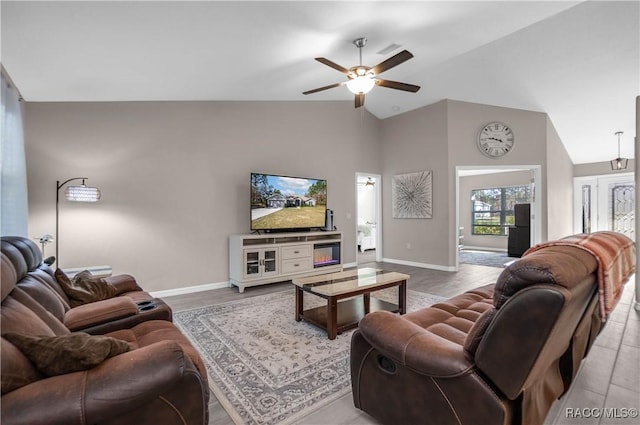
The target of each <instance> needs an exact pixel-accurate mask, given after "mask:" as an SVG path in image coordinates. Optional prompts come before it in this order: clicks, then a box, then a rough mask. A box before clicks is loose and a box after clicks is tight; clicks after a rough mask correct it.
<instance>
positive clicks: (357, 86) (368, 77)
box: [302, 37, 420, 108]
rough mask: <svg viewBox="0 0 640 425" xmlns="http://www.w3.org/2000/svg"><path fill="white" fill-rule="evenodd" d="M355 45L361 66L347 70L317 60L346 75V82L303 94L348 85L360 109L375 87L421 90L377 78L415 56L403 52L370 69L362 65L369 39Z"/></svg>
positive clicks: (418, 87)
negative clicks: (363, 49) (364, 50)
mask: <svg viewBox="0 0 640 425" xmlns="http://www.w3.org/2000/svg"><path fill="white" fill-rule="evenodd" d="M353 44H354V45H355V46H356V47H357V48H358V51H359V55H360V64H359V65H358V66H353V67H351V68H349V69H347V68H345V67H343V66H341V65H338V64H337V63H335V62H332V61H330V60H329V59H326V58H322V57H319V58H315V59H316V60H317V61H318V62H320V63H323V64H325V65H327V66H329V67H331V68H333V69H335V70H337V71H339V72H342V73H343V74H345V75H346V76H347V81H346V82H342V83H334V84H330V85H328V86H324V87H319V88H317V89H313V90H308V91H305V92H303V93H302V94H305V95H306V94H312V93H317V92H319V91H323V90H327V89H331V88H334V87H339V86H342V85H346V86H347V89H349V91H350V92H351V93H353V94H354V95H355V107H356V108H359V107H361V106H363V105H364V95H365V94H367V93H369V92H370V91H371V89H373V86H376V85H377V86H382V87H387V88H390V89H395V90H403V91H408V92H412V93H415V92H417V91H418V90H420V86H416V85H413V84H407V83H400V82H397V81H389V80H382V79H380V78H376V76H378V75H379V74H381V73H383V72H384V71H387V70H389V69H391V68H393V67H394V66H397V65H400V64H401V63H403V62H405V61H407V60H409V59H411V58H412V57H413V55H412V54H411V53H410V52H409V51H408V50H403V51H401V52H400V53H398V54H396V55H394V56H391V57H390V58H389V59H387V60H385V61H382V62H380V63H379V64H378V65H376V66H374V67H368V66H365V65H362V48H363V47H364V46H365V45H366V44H367V39H366V38H365V37H360V38H356V39H355V40H353Z"/></svg>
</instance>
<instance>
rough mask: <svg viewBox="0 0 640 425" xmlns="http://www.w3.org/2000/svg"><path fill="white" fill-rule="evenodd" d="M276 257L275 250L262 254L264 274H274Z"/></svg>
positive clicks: (276, 269)
mask: <svg viewBox="0 0 640 425" xmlns="http://www.w3.org/2000/svg"><path fill="white" fill-rule="evenodd" d="M277 263H278V262H277V256H276V251H275V250H269V251H265V252H264V273H275V272H277V271H278V268H277Z"/></svg>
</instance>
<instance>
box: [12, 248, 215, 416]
mask: <svg viewBox="0 0 640 425" xmlns="http://www.w3.org/2000/svg"><path fill="white" fill-rule="evenodd" d="M13 254H15V252H13ZM17 258H22V257H20V256H16V255H12V256H11V258H10V257H9V256H8V255H6V254H5V245H4V244H3V250H2V256H1V260H2V262H1V264H0V271H1V273H2V277H1V279H2V280H1V301H2V304H1V306H0V326H1V332H2V334H3V335H5V334H7V333H17V334H21V335H27V336H49V337H55V336H64V335H68V334H69V333H70V331H69V329H68V328H67V327H66V326H65V324H64V323H63V321H62V320H60V319H59V317H58V314H59V311H55V312H51V311H49V310H48V309H47V306H46V305H45V304H41V303H40V302H39V301H38V300H36V299H34V298H33V297H32V296H31V295H30V293H29V292H28V291H27V290H29V291H30V292H31V293H36V294H38V292H37V291H35V290H34V288H37V285H40V286H42V287H45V284H44V283H42V282H36V280H38V279H39V278H40V277H41V275H42V274H44V275H46V276H50V275H49V274H48V273H47V272H46V271H45V270H42V269H37V270H34V269H33V268H32V267H27V266H26V265H25V264H26V263H25V261H24V259H23V260H22V261H15V262H14V260H16V259H17ZM36 258H37V256H36ZM34 261H35V260H34ZM30 263H31V265H33V263H32V262H31V261H30ZM28 270H29V271H28ZM42 293H44V294H46V293H45V292H41V293H40V294H42ZM122 298H126V297H122ZM83 307H84V306H83ZM116 320H117V319H116ZM107 327H108V326H107ZM116 328H117V329H118V330H116V331H113V332H108V333H105V335H106V336H109V337H113V338H117V339H119V340H123V341H126V342H127V343H128V344H129V346H130V347H131V351H129V352H125V353H123V354H119V355H116V356H113V357H111V358H107V359H106V360H104V361H102V362H101V363H100V364H98V365H97V366H95V367H92V368H90V369H87V370H82V371H76V372H69V373H63V374H59V375H55V376H47V375H45V374H44V373H43V371H41V370H39V369H37V367H36V366H35V364H34V363H32V362H31V360H29V358H28V357H27V356H26V355H25V354H24V353H23V352H22V351H20V349H18V348H17V347H16V346H15V345H14V344H12V343H11V342H9V341H8V340H6V339H5V338H2V341H1V345H0V347H1V349H2V354H1V360H2V362H1V367H2V369H1V371H0V374H1V379H2V399H1V400H0V403H1V405H2V409H1V411H0V422H1V423H2V424H7V425H21V424H25V425H27V424H28V425H38V424H42V425H44V424H46V425H56V424H59V425H74V424H77V425H85V424H101V425H116V424H137V425H144V424H149V425H151V424H153V425H155V424H160V423H161V424H171V425H173V424H176V425H185V424H190V425H191V424H194V425H195V424H204V425H206V424H207V423H208V401H209V389H208V385H207V374H206V369H205V366H204V364H203V362H202V359H201V358H200V356H199V354H198V352H197V351H196V350H195V348H194V347H193V346H192V345H191V343H190V342H189V341H188V340H187V338H186V337H185V336H184V335H183V334H182V333H181V332H180V330H179V329H178V328H177V327H176V326H175V325H174V324H173V323H171V322H170V321H167V320H147V321H144V322H142V323H138V324H134V325H132V326H130V327H124V326H121V324H120V325H119V326H116Z"/></svg>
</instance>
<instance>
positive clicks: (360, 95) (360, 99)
mask: <svg viewBox="0 0 640 425" xmlns="http://www.w3.org/2000/svg"><path fill="white" fill-rule="evenodd" d="M363 105H364V93H358V94H356V108H359V107H361V106H363Z"/></svg>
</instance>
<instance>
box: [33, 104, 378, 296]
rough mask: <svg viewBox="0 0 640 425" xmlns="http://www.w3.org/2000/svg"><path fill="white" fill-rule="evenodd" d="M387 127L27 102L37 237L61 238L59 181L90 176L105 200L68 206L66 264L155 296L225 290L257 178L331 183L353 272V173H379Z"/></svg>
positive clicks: (331, 118)
mask: <svg viewBox="0 0 640 425" xmlns="http://www.w3.org/2000/svg"><path fill="white" fill-rule="evenodd" d="M379 125H380V123H379V121H378V120H377V119H375V118H374V117H372V116H371V115H370V114H368V113H367V112H365V111H363V110H354V108H353V104H352V102H237V103H234V102H133V103H30V104H28V105H27V114H26V127H27V132H26V154H27V167H28V184H29V207H30V210H29V232H30V235H32V236H33V237H36V236H39V235H41V234H44V233H51V234H53V233H54V230H55V181H56V180H60V181H63V180H66V179H67V178H70V177H76V176H86V177H89V180H88V181H87V184H88V185H95V186H98V187H99V188H100V189H101V190H102V199H101V201H100V202H99V203H98V204H82V203H73V202H66V201H61V207H60V211H61V214H60V217H61V220H60V235H59V243H60V255H61V264H62V266H65V267H74V266H87V265H101V264H104V263H108V264H110V265H111V266H112V267H113V269H114V273H123V272H126V273H131V274H133V275H135V276H136V277H137V278H138V280H139V281H140V283H141V285H143V287H145V288H146V289H148V290H165V289H172V288H178V287H183V286H192V285H199V284H207V283H218V282H224V281H228V278H229V275H228V245H227V244H228V242H227V241H228V236H229V235H230V234H233V233H248V232H249V202H248V201H249V173H250V172H251V171H258V172H266V173H279V174H286V175H294V176H307V177H314V178H322V179H327V180H328V183H327V185H328V189H327V190H328V204H329V208H332V209H333V210H335V224H336V226H337V227H338V229H339V230H341V231H343V232H344V239H345V244H346V245H345V247H344V250H343V252H344V260H345V261H346V262H353V261H355V251H356V249H355V220H356V210H355V208H356V205H355V191H356V188H355V182H354V175H355V172H356V171H357V170H370V171H371V172H373V173H380V172H381V171H382V170H381V167H380V158H381V156H380V149H379V131H378V129H379ZM345 182H348V184H345ZM78 183H79V182H76V184H78ZM61 195H62V197H64V192H63V191H61ZM347 216H349V217H350V219H347ZM46 254H47V255H52V254H54V249H53V247H52V246H49V247H47V250H46Z"/></svg>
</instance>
